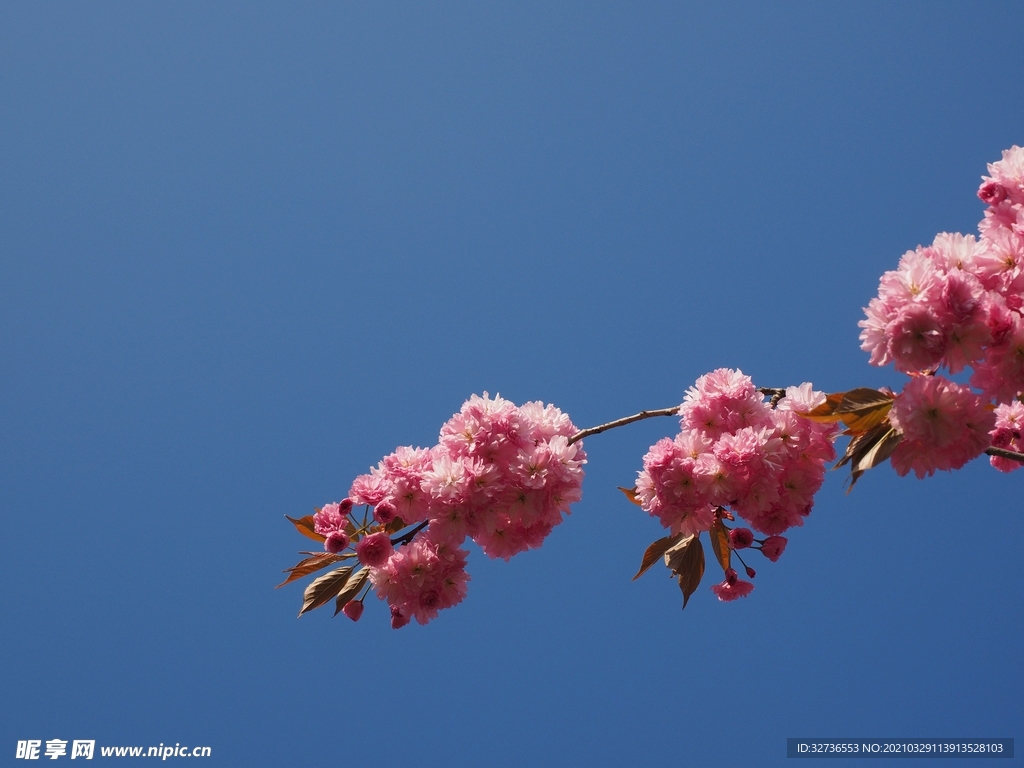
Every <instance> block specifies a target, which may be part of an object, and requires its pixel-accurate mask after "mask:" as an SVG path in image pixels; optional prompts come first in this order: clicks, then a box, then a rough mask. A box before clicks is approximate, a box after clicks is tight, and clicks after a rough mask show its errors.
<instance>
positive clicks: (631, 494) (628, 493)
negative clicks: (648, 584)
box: [616, 485, 640, 579]
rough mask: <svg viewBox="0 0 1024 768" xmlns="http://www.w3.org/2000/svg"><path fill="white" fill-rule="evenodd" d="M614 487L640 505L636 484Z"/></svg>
mask: <svg viewBox="0 0 1024 768" xmlns="http://www.w3.org/2000/svg"><path fill="white" fill-rule="evenodd" d="M616 487H617V488H618V489H619V490H620V491H622V492H623V493H624V494H626V498H627V499H629V500H630V501H631V502H633V503H634V504H636V505H637V506H638V507H639V506H640V501H639V499H637V497H636V486H633V487H632V488H623V487H622V486H621V485H619V486H616ZM637 575H639V574H637ZM633 578H634V579H635V578H636V576H634V577H633Z"/></svg>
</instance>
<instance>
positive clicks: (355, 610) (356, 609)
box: [341, 600, 363, 621]
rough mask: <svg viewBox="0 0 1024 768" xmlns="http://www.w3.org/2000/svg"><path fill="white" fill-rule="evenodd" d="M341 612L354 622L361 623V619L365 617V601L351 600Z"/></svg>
mask: <svg viewBox="0 0 1024 768" xmlns="http://www.w3.org/2000/svg"><path fill="white" fill-rule="evenodd" d="M341 612H342V613H344V614H345V615H346V616H348V617H349V618H350V619H352V621H359V617H360V616H362V615H363V601H362V600H349V601H348V602H347V603H345V607H344V608H342V609H341Z"/></svg>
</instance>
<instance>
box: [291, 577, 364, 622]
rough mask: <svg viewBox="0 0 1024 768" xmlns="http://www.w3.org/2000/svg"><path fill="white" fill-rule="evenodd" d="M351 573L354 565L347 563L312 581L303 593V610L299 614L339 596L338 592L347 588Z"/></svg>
mask: <svg viewBox="0 0 1024 768" xmlns="http://www.w3.org/2000/svg"><path fill="white" fill-rule="evenodd" d="M350 575H352V566H351V565H346V566H345V567H343V568H338V569H337V570H334V571H331V572H330V573H327V574H324V575H323V576H321V577H320V578H318V579H316V580H315V581H313V582H311V583H310V585H309V586H308V587H306V591H305V592H304V593H303V594H302V601H303V602H302V610H301V611H299V616H301V615H302V614H304V613H306V612H308V611H312V610H313V609H314V608H319V607H320V606H321V605H323V604H324V603H326V602H327V601H328V600H332V599H333V598H335V597H337V595H338V593H339V592H341V590H343V589H344V588H345V584H346V582H348V577H349V576H350Z"/></svg>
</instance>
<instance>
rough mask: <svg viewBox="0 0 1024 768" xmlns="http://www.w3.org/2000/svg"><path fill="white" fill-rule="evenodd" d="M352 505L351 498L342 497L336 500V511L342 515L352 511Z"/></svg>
mask: <svg viewBox="0 0 1024 768" xmlns="http://www.w3.org/2000/svg"><path fill="white" fill-rule="evenodd" d="M352 506H353V504H352V499H342V500H341V501H339V502H338V511H339V512H340V513H341V514H343V515H347V514H348V513H349V512H351V511H352Z"/></svg>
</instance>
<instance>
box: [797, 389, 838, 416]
mask: <svg viewBox="0 0 1024 768" xmlns="http://www.w3.org/2000/svg"><path fill="white" fill-rule="evenodd" d="M845 396H846V393H845V392H836V393H834V394H831V395H825V402H824V403H822V404H821V405H819V406H818V407H817V408H815V409H814V410H812V411H808V412H807V413H801V414H800V415H801V416H803V417H804V418H805V419H810V420H811V421H820V422H824V423H831V422H833V421H839V419H840V418H841V417H840V415H839V414H838V413H836V409H837V408H838V407H839V405H840V403H842V402H843V397H845Z"/></svg>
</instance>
